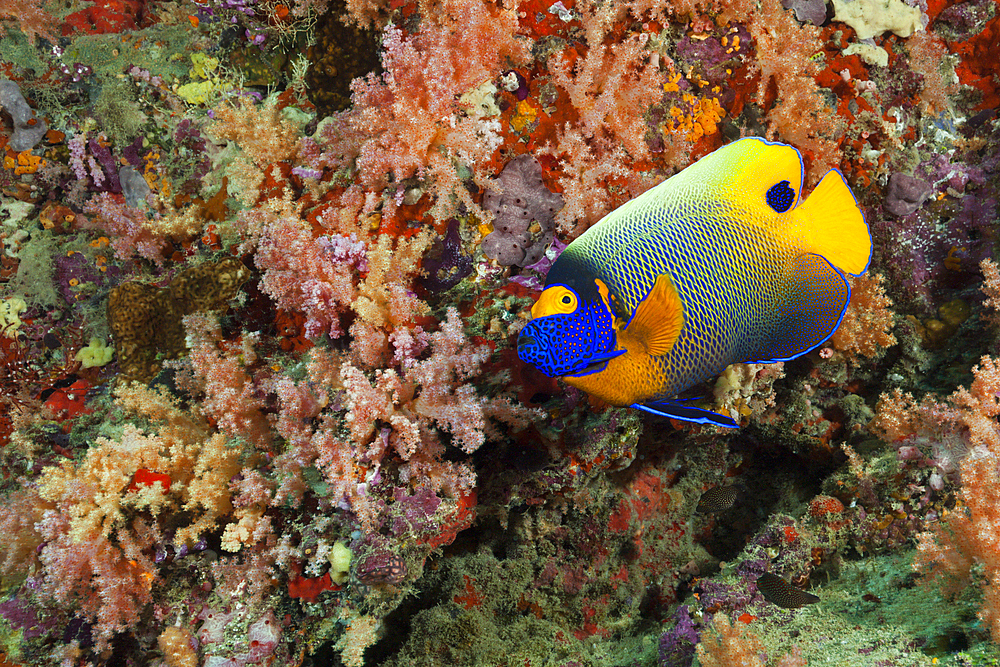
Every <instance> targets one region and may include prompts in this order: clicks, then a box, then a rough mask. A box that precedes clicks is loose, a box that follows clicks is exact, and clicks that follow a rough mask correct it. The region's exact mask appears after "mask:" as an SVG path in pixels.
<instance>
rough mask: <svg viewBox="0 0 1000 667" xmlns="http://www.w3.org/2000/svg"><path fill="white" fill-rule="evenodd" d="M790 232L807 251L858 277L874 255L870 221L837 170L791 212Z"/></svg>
mask: <svg viewBox="0 0 1000 667" xmlns="http://www.w3.org/2000/svg"><path fill="white" fill-rule="evenodd" d="M789 232H790V233H791V235H792V236H793V237H794V238H796V239H798V240H799V246H800V247H801V248H802V249H803V250H804V251H805V252H810V253H816V254H817V255H821V256H823V257H824V258H826V260H827V261H829V262H830V263H831V264H833V265H834V266H836V267H837V268H838V269H840V270H841V271H844V272H845V273H851V274H854V275H856V276H859V275H861V274H862V273H864V272H865V270H866V269H867V268H868V261H869V260H870V259H871V254H872V237H871V233H870V232H869V231H868V223H866V222H865V217H864V215H863V214H862V213H861V208H860V207H859V206H858V202H857V200H856V199H854V194H853V193H852V192H851V188H850V187H848V185H847V182H846V181H845V180H844V176H843V175H842V174H841V173H840V172H839V171H837V170H836V169H834V170H832V171H828V172H827V173H826V175H825V176H823V178H822V179H821V180H820V182H819V184H818V185H817V186H816V188H815V189H814V190H813V191H812V193H811V194H810V195H809V196H808V197H806V198H805V201H803V202H801V203H800V204H799V205H798V207H796V208H795V209H794V210H793V211H792V224H791V229H790V230H789Z"/></svg>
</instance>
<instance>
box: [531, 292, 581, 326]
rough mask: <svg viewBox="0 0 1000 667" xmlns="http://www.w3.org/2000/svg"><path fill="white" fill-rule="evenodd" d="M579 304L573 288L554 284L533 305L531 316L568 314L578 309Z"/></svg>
mask: <svg viewBox="0 0 1000 667" xmlns="http://www.w3.org/2000/svg"><path fill="white" fill-rule="evenodd" d="M577 305H578V300H577V298H576V294H574V293H573V291H572V290H571V289H569V288H568V287H564V286H563V285H553V286H552V287H549V288H547V289H546V290H545V291H544V292H542V295H541V296H540V297H538V301H536V302H535V305H534V306H532V307H531V317H532V318H539V317H545V316H546V315H568V314H569V313H572V312H573V311H575V310H576V307H577Z"/></svg>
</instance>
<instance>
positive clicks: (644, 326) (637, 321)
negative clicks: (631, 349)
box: [619, 274, 684, 357]
mask: <svg viewBox="0 0 1000 667" xmlns="http://www.w3.org/2000/svg"><path fill="white" fill-rule="evenodd" d="M683 327H684V304H683V303H681V297H680V295H679V294H678V293H677V288H675V287H674V283H673V281H672V280H670V276H668V275H666V274H661V275H659V276H657V278H656V282H654V283H653V287H652V289H650V290H649V294H647V295H646V298H645V299H643V300H642V301H641V302H640V303H639V305H638V306H637V307H636V309H635V313H633V314H632V318H631V319H630V320H629V321H628V324H626V325H625V327H624V329H622V330H621V331H620V332H619V337H620V338H621V339H624V340H622V342H623V343H625V345H626V347H628V346H629V345H628V342H633V341H634V342H635V343H636V344H638V345H639V346H640V347H642V348H643V349H644V350H645V351H646V353H647V354H649V355H650V356H652V357H658V356H661V355H664V354H667V353H668V352H670V349H671V348H672V347H673V346H674V343H675V342H676V341H677V337H678V336H680V335H681V329H682V328H683Z"/></svg>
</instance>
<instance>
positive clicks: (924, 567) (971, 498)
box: [914, 357, 1000, 641]
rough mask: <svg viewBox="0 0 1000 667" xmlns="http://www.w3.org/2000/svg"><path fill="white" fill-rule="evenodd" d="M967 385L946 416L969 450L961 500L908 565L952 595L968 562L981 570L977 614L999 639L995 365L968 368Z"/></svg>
mask: <svg viewBox="0 0 1000 667" xmlns="http://www.w3.org/2000/svg"><path fill="white" fill-rule="evenodd" d="M973 374H974V375H975V380H973V382H972V385H971V386H970V387H969V389H964V388H959V390H958V391H957V392H955V394H954V395H953V396H952V398H951V403H952V404H953V405H954V409H953V412H952V414H953V415H954V416H955V417H956V418H957V420H960V421H959V423H960V424H961V425H962V426H964V427H965V428H966V429H968V431H967V434H966V437H967V438H968V442H969V445H970V446H971V449H970V451H969V453H968V454H967V455H966V456H965V458H964V459H962V463H961V476H962V487H961V490H960V491H959V493H958V497H959V500H960V501H961V504H960V505H959V506H957V507H956V508H955V509H954V510H953V511H951V512H949V513H948V514H947V515H945V516H944V517H943V518H942V519H941V521H940V522H939V523H938V524H936V525H932V526H931V529H930V530H929V531H928V532H926V533H922V534H921V535H920V536H919V544H918V552H919V553H918V557H917V560H916V561H915V563H914V568H916V569H917V570H919V571H921V572H924V573H925V574H928V575H930V576H931V577H932V578H933V579H935V580H940V581H941V582H942V583H943V585H944V590H945V591H946V592H947V593H950V594H955V593H957V592H959V591H960V590H962V589H963V588H965V587H966V586H967V585H968V584H969V583H970V581H971V576H972V566H973V564H979V565H980V566H981V567H982V568H983V582H984V583H983V604H982V608H981V610H980V612H979V617H980V618H981V619H982V620H983V622H984V623H985V624H986V626H987V627H988V628H989V629H990V633H991V634H992V636H993V640H994V641H1000V544H998V535H1000V508H998V506H997V504H996V502H995V495H996V494H995V491H996V489H997V488H998V486H1000V472H998V471H1000V426H998V424H997V417H998V416H1000V398H998V397H1000V363H998V362H997V360H995V359H991V358H989V357H983V359H982V360H981V361H980V363H979V365H978V366H976V367H975V368H973Z"/></svg>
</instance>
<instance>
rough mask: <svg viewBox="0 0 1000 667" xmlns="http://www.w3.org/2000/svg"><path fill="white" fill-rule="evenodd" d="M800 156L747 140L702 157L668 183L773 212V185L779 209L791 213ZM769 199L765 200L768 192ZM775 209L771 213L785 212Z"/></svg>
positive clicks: (774, 145) (764, 142)
mask: <svg viewBox="0 0 1000 667" xmlns="http://www.w3.org/2000/svg"><path fill="white" fill-rule="evenodd" d="M802 176H803V170H802V156H800V155H799V152H798V151H797V150H795V149H794V148H793V147H791V146H788V145H785V144H777V143H772V142H770V141H767V140H765V139H761V138H759V137H746V138H744V139H740V140H738V141H734V142H733V143H731V144H727V145H725V146H723V147H722V148H719V149H717V150H715V151H714V152H712V153H709V154H708V155H706V156H705V157H703V158H702V159H701V160H699V161H698V162H695V163H694V164H693V165H691V166H690V167H688V168H687V169H685V170H684V171H682V172H680V173H679V174H675V175H674V176H673V177H671V178H670V179H668V180H667V181H665V182H667V183H670V184H671V186H675V187H680V188H685V189H688V188H690V189H691V190H696V191H697V190H701V191H707V192H708V193H710V194H711V195H712V196H713V197H717V198H719V199H724V200H730V201H733V202H736V203H738V204H741V205H742V206H745V207H749V208H751V209H752V208H757V207H761V206H764V207H767V206H769V202H770V207H771V208H774V205H773V204H774V201H775V200H774V197H773V194H774V192H775V191H773V190H772V188H774V187H775V186H776V185H779V184H780V183H785V184H786V185H784V186H781V187H780V191H781V194H782V197H781V198H780V199H781V201H782V204H781V206H779V208H781V207H784V208H785V210H790V209H794V208H795V206H796V205H797V204H798V201H799V195H800V193H801V192H802ZM769 191H771V192H772V196H771V197H769V196H768V192H769ZM779 208H775V209H774V212H777V213H782V212H784V211H781V210H779Z"/></svg>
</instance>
